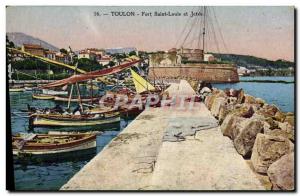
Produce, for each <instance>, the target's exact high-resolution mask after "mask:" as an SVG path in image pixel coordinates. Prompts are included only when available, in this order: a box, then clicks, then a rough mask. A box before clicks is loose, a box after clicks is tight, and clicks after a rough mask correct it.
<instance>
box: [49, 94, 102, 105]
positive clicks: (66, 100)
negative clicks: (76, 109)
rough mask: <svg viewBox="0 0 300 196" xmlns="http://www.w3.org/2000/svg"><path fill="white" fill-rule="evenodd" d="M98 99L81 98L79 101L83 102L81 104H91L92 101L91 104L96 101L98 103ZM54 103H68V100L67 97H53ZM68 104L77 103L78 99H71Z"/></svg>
mask: <svg viewBox="0 0 300 196" xmlns="http://www.w3.org/2000/svg"><path fill="white" fill-rule="evenodd" d="M99 99H100V98H98V97H94V98H93V99H92V98H82V99H81V102H83V103H88V102H91V101H92V100H93V102H96V101H98V100H99ZM54 101H57V102H68V101H69V98H67V97H59V96H55V97H54ZM70 102H77V103H78V102H79V99H78V98H75V99H74V98H72V99H71V100H70Z"/></svg>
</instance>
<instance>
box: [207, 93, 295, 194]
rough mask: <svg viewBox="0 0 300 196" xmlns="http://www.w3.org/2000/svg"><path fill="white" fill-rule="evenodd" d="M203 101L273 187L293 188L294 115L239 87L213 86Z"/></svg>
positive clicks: (227, 134)
mask: <svg viewBox="0 0 300 196" xmlns="http://www.w3.org/2000/svg"><path fill="white" fill-rule="evenodd" d="M205 105H206V106H207V107H208V109H209V110H210V111H211V113H212V115H213V116H214V117H215V118H216V119H218V120H219V124H220V125H221V131H222V134H223V135H224V136H227V137H229V138H230V139H231V140H232V142H233V145H234V147H235V149H236V151H237V152H238V153H239V154H240V155H242V156H243V157H244V158H245V159H248V160H250V164H251V165H252V167H253V168H254V171H255V172H257V174H260V175H265V176H266V177H268V178H269V180H270V182H271V183H272V185H271V186H272V187H271V188H272V189H273V190H290V191H292V190H294V189H295V187H294V174H295V171H294V143H295V138H294V132H295V123H294V121H295V116H294V114H293V113H290V112H288V113H284V112H282V111H280V109H279V108H278V107H276V106H275V105H269V104H267V103H266V102H265V101H264V100H262V99H260V98H255V97H252V96H250V95H247V94H245V93H244V91H243V90H242V89H240V90H234V89H226V90H224V91H223V90H219V89H213V91H212V93H211V94H210V95H208V96H206V98H205Z"/></svg>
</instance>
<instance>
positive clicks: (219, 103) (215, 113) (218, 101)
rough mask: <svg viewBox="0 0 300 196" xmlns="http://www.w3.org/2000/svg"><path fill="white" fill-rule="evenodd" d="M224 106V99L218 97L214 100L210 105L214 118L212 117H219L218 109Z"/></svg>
mask: <svg viewBox="0 0 300 196" xmlns="http://www.w3.org/2000/svg"><path fill="white" fill-rule="evenodd" d="M224 104H225V98H224V97H218V98H216V99H215V100H214V101H213V103H212V106H211V110H210V111H211V114H212V115H213V116H214V117H219V112H220V107H221V106H222V105H224Z"/></svg>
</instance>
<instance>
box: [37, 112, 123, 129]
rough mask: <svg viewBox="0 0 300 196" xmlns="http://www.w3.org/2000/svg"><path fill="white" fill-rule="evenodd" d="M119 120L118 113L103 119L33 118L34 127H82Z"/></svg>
mask: <svg viewBox="0 0 300 196" xmlns="http://www.w3.org/2000/svg"><path fill="white" fill-rule="evenodd" d="M119 121H120V115H119V114H118V115H116V116H112V117H109V118H103V119H88V120H83V119H51V118H47V117H42V116H37V117H35V119H34V120H33V126H34V127H83V126H96V125H105V124H113V123H116V122H119Z"/></svg>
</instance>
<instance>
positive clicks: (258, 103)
mask: <svg viewBox="0 0 300 196" xmlns="http://www.w3.org/2000/svg"><path fill="white" fill-rule="evenodd" d="M255 103H256V104H257V105H259V107H263V106H264V105H265V104H266V102H265V101H264V100H263V99H261V98H255Z"/></svg>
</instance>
